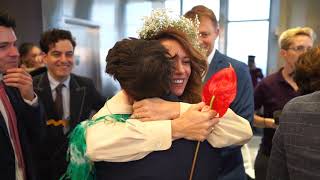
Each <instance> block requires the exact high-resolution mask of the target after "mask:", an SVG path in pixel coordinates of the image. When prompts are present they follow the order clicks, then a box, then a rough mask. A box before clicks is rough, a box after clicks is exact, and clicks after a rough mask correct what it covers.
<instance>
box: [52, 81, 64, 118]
mask: <svg viewBox="0 0 320 180" xmlns="http://www.w3.org/2000/svg"><path fill="white" fill-rule="evenodd" d="M63 86H64V85H63V84H59V85H58V86H57V87H56V99H55V101H54V107H55V109H56V112H57V115H58V117H57V118H58V119H59V120H61V119H62V117H63V105H62V88H63Z"/></svg>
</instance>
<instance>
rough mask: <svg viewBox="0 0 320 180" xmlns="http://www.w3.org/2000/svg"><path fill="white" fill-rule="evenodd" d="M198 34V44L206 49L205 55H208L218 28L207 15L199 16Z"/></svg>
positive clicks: (217, 33)
mask: <svg viewBox="0 0 320 180" xmlns="http://www.w3.org/2000/svg"><path fill="white" fill-rule="evenodd" d="M199 34H200V36H199V40H200V44H201V46H202V47H203V48H204V49H206V50H207V56H209V55H210V53H211V52H212V50H213V48H214V43H215V41H216V39H217V37H218V36H219V29H218V28H217V27H215V26H214V24H213V22H212V21H211V19H210V18H209V17H207V16H203V17H201V18H200V26H199Z"/></svg>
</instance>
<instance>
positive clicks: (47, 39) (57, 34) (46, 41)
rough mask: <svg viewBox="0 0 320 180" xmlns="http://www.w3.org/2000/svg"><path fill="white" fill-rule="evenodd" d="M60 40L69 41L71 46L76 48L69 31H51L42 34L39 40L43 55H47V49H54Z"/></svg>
mask: <svg viewBox="0 0 320 180" xmlns="http://www.w3.org/2000/svg"><path fill="white" fill-rule="evenodd" d="M60 40H69V41H70V42H71V44H72V46H73V49H74V48H75V47H76V41H75V39H74V38H73V37H72V34H71V32H70V31H67V30H63V29H51V30H48V31H46V32H44V33H42V35H41V38H40V48H41V50H42V51H43V52H44V53H46V54H47V53H48V52H49V49H50V48H52V47H54V46H55V44H56V43H57V42H58V41H60Z"/></svg>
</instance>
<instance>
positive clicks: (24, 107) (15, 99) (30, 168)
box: [0, 87, 44, 180]
mask: <svg viewBox="0 0 320 180" xmlns="http://www.w3.org/2000/svg"><path fill="white" fill-rule="evenodd" d="M5 90H6V92H7V95H8V97H9V99H10V102H11V104H12V106H13V108H14V110H15V114H16V117H17V126H18V132H19V138H20V144H21V148H22V154H23V158H24V161H25V167H26V175H27V180H36V179H37V178H36V175H35V169H34V161H33V157H32V154H31V147H30V145H31V144H34V143H37V142H39V141H40V140H41V138H42V137H43V134H44V112H43V107H42V105H41V103H40V102H39V105H38V106H36V107H32V106H29V105H28V104H26V103H25V102H24V100H23V99H22V97H21V95H20V92H19V90H18V89H16V88H13V87H5ZM0 162H1V163H0V178H1V179H5V180H15V179H16V169H15V155H14V151H13V147H12V144H11V141H10V138H9V134H8V129H7V125H6V123H5V120H4V119H3V116H2V114H0Z"/></svg>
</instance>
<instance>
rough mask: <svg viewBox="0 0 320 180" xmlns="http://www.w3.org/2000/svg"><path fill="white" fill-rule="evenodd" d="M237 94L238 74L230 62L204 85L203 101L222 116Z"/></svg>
mask: <svg viewBox="0 0 320 180" xmlns="http://www.w3.org/2000/svg"><path fill="white" fill-rule="evenodd" d="M236 94H237V75H236V72H235V70H234V69H233V67H232V66H231V64H230V67H228V68H224V69H222V70H220V71H218V72H217V73H215V74H214V75H213V76H211V78H210V79H209V80H208V81H207V83H206V84H205V85H204V87H203V90H202V101H203V102H205V103H206V105H208V106H210V107H211V108H212V109H213V110H215V111H216V112H217V113H219V117H222V116H223V115H224V114H225V113H226V112H227V110H228V108H229V106H230V104H231V103H232V101H233V100H234V98H235V97H236Z"/></svg>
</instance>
